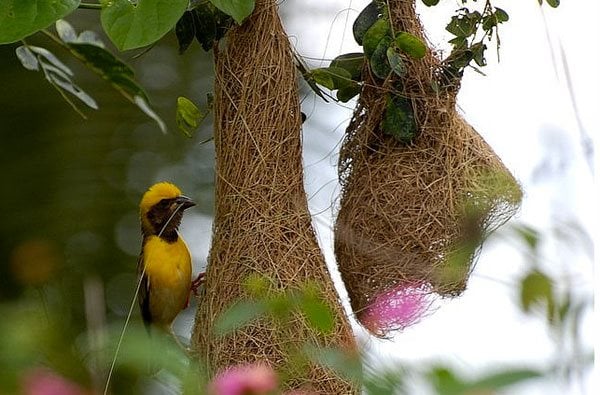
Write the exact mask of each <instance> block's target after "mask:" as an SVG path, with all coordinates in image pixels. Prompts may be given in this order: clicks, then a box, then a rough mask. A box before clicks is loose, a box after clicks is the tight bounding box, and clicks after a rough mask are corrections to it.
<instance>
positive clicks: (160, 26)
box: [100, 0, 188, 51]
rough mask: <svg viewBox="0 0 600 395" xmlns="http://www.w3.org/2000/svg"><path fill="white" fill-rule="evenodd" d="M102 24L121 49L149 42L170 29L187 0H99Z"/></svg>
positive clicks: (185, 5) (138, 46)
mask: <svg viewBox="0 0 600 395" xmlns="http://www.w3.org/2000/svg"><path fill="white" fill-rule="evenodd" d="M102 4H103V8H102V11H101V12H100V19H101V21H102V27H103V28H104V31H105V32H106V34H108V37H110V39H111V41H112V42H113V43H114V44H115V45H116V46H117V48H119V49H120V50H121V51H124V50H127V49H134V48H140V47H143V46H146V45H150V44H153V43H154V42H156V41H158V40H159V39H160V38H161V37H162V36H164V35H165V34H166V33H167V32H168V31H169V30H171V29H172V28H173V27H174V26H175V24H176V23H177V21H178V20H179V18H180V17H181V16H182V15H183V13H184V12H185V10H186V8H187V5H188V0H139V1H138V2H137V4H136V5H134V4H133V3H131V2H130V1H129V0H103V1H102Z"/></svg>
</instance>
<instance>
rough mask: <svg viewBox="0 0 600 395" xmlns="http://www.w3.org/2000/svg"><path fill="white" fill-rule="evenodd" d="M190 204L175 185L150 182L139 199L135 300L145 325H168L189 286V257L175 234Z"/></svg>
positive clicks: (180, 308) (185, 248) (190, 274)
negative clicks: (139, 229)
mask: <svg viewBox="0 0 600 395" xmlns="http://www.w3.org/2000/svg"><path fill="white" fill-rule="evenodd" d="M193 205H194V203H193V202H192V201H191V200H190V199H189V198H187V197H185V196H183V195H182V194H181V191H180V190H179V188H177V187H176V186H175V185H173V184H170V183H166V182H161V183H158V184H155V185H153V186H152V187H150V189H148V191H147V192H146V193H145V194H144V196H143V197H142V201H141V202H140V222H141V225H142V235H143V241H142V251H141V254H140V259H139V263H138V274H139V276H141V279H140V281H141V284H140V290H139V293H138V301H139V304H140V308H141V311H142V318H143V319H144V322H145V323H146V324H154V325H157V326H160V327H164V328H169V327H170V326H171V323H172V322H173V320H174V319H175V317H176V316H177V314H179V312H180V311H181V310H183V309H184V308H185V307H186V305H187V301H188V298H189V294H190V288H191V285H192V281H191V280H192V279H191V276H192V259H191V256H190V252H189V250H188V248H187V245H186V244H185V241H184V240H183V238H182V237H181V236H180V235H179V233H178V227H179V224H180V223H181V219H182V216H183V211H184V210H185V209H187V208H189V207H192V206H193Z"/></svg>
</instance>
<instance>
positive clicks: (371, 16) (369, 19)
mask: <svg viewBox="0 0 600 395" xmlns="http://www.w3.org/2000/svg"><path fill="white" fill-rule="evenodd" d="M380 14H381V12H380V10H379V6H378V5H377V2H375V1H372V2H371V3H369V5H367V6H366V7H365V8H364V9H363V10H362V11H361V12H360V14H358V16H357V17H356V20H355V21H354V24H353V25H352V34H353V35H354V39H355V40H356V42H357V43H358V45H363V38H364V36H365V33H366V32H367V30H369V28H370V27H371V26H373V24H374V23H375V22H376V21H377V19H378V18H379V15H380Z"/></svg>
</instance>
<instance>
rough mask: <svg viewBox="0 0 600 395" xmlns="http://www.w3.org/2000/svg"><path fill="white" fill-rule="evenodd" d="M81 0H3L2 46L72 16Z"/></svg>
mask: <svg viewBox="0 0 600 395" xmlns="http://www.w3.org/2000/svg"><path fill="white" fill-rule="evenodd" d="M79 2H80V0H54V1H48V0H2V2H0V44H7V43H13V42H15V41H19V40H21V39H23V38H25V37H27V36H29V35H31V34H33V33H35V32H37V31H38V30H41V29H44V28H46V27H48V26H50V25H51V24H52V23H54V22H55V21H56V20H58V19H60V18H62V17H64V16H66V15H68V14H70V13H71V12H72V11H73V10H75V9H76V8H77V6H78V5H79Z"/></svg>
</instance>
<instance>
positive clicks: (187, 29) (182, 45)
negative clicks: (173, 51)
mask: <svg viewBox="0 0 600 395" xmlns="http://www.w3.org/2000/svg"><path fill="white" fill-rule="evenodd" d="M195 14H196V10H192V11H186V12H184V13H183V15H182V16H181V18H179V20H178V21H177V24H176V25H175V36H176V37H177V43H178V44H179V54H180V55H181V54H182V53H184V52H185V50H186V49H188V47H189V46H190V44H191V43H192V41H194V38H195V37H196V27H195V24H194V18H195Z"/></svg>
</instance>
